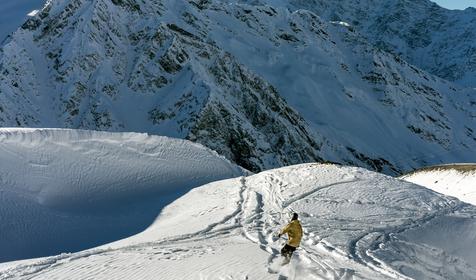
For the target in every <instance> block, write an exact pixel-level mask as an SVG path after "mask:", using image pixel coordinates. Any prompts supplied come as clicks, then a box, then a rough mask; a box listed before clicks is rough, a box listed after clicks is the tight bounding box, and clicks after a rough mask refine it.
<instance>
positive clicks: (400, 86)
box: [0, 0, 476, 174]
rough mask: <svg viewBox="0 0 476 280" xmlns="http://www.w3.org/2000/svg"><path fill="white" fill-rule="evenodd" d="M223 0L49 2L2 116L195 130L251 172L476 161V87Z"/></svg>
mask: <svg viewBox="0 0 476 280" xmlns="http://www.w3.org/2000/svg"><path fill="white" fill-rule="evenodd" d="M225 2H226V1H225ZM225 2H223V1H185V0H177V1H168V0H167V1H166V0H160V1H159V0H147V1H134V0H128V1H110V0H94V1H85V0H61V1H60V0H53V1H50V2H48V5H47V6H46V7H45V8H44V9H43V10H42V11H41V12H39V13H38V14H37V15H36V16H34V17H32V18H30V19H29V20H28V21H27V22H25V24H23V25H22V28H20V29H19V30H18V31H17V32H16V33H15V34H14V35H13V36H12V39H11V40H9V41H8V42H7V43H6V44H5V45H4V46H3V47H2V51H3V52H2V54H1V55H0V92H1V95H0V125H4V126H22V127H69V128H85V129H94V130H108V131H139V132H148V133H153V134H159V135H166V136H172V137H179V138H186V139H190V140H192V141H195V142H199V143H202V144H204V145H205V146H207V147H209V148H211V149H213V150H215V151H217V152H218V153H219V154H221V155H223V156H225V157H227V158H228V159H230V160H232V161H233V162H235V163H237V164H239V165H240V166H243V167H245V168H247V169H248V170H252V171H260V170H264V169H269V168H274V167H279V166H285V165H291V164H296V163H303V162H315V161H331V162H340V163H345V164H352V165H357V166H363V167H367V168H370V169H373V170H377V171H380V172H385V173H387V174H401V173H403V172H405V171H407V170H413V169H414V168H415V167H420V166H426V165H428V164H439V163H441V162H467V161H471V160H472V159H474V156H475V152H474V151H476V125H475V123H476V122H474V117H475V116H474V111H475V106H476V100H475V96H476V95H475V94H474V92H475V91H474V90H472V89H463V88H461V87H459V86H457V85H455V84H452V83H450V82H447V81H445V80H442V79H440V78H437V77H436V76H433V75H430V74H428V73H426V72H424V71H422V70H420V69H418V68H416V67H415V66H413V65H411V64H409V63H407V62H405V61H404V60H402V59H401V58H400V57H397V56H394V55H393V54H390V53H387V52H385V51H382V50H381V49H378V48H375V47H374V46H373V45H371V44H369V43H367V42H366V40H365V39H364V38H363V37H362V36H361V34H359V33H358V32H355V29H354V28H353V27H352V26H349V24H343V23H339V22H334V23H332V22H328V21H326V20H325V19H323V18H320V17H318V16H316V14H315V13H313V12H311V11H308V10H296V11H292V12H290V11H288V10H286V9H284V8H274V7H273V6H255V5H246V4H233V3H231V4H230V3H225ZM278 2H279V1H277V2H273V3H274V4H273V5H277V6H279V5H278V4H279V3H278Z"/></svg>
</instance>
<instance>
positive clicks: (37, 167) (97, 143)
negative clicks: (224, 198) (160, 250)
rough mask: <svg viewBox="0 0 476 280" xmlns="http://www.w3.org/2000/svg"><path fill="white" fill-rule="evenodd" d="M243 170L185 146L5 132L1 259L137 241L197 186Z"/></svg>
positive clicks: (0, 142) (1, 141) (76, 133)
mask: <svg viewBox="0 0 476 280" xmlns="http://www.w3.org/2000/svg"><path fill="white" fill-rule="evenodd" d="M243 172H244V171H243V170H242V169H241V168H240V167H237V166H236V165H234V164H231V163H230V162H229V161H227V160H226V159H224V158H223V157H220V156H218V154H216V153H215V152H213V151H211V150H209V149H207V148H205V147H203V146H201V145H199V144H195V143H192V142H189V141H185V140H178V139H171V138H167V137H159V136H149V135H147V134H137V133H104V132H94V131H82V130H61V129H0V221H1V234H0V248H1V250H0V261H6V260H13V259H19V258H30V257H37V256H45V255H51V254H57V253H61V252H70V251H77V250H80V249H85V248H89V247H92V246H97V245H99V244H103V243H106V242H111V241H114V240H117V239H119V238H123V237H126V236H129V235H132V234H134V233H137V232H140V231H142V230H143V229H144V228H146V227H147V226H148V225H150V224H151V223H152V222H153V220H154V219H155V218H156V216H157V214H158V213H159V211H160V209H161V208H162V207H163V206H164V205H166V204H167V203H169V202H170V201H172V200H173V199H175V198H177V197H179V196H181V195H182V194H184V193H185V192H187V191H188V190H190V189H191V188H193V187H196V186H200V185H203V184H205V183H208V182H211V181H216V180H220V179H225V178H231V177H236V176H240V175H243V174H244V173H243Z"/></svg>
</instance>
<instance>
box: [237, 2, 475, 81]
mask: <svg viewBox="0 0 476 280" xmlns="http://www.w3.org/2000/svg"><path fill="white" fill-rule="evenodd" d="M231 1H232V2H235V1H234V0H231ZM239 2H246V3H254V4H257V3H260V4H269V5H272V6H282V7H286V8H289V9H290V10H296V9H306V10H310V11H312V12H315V13H316V14H317V15H319V16H321V17H322V18H324V19H326V20H330V21H337V22H338V21H343V22H346V23H348V24H350V26H351V27H352V28H354V29H355V30H358V31H359V32H360V34H362V35H363V36H365V38H366V39H368V40H369V41H370V42H371V43H372V44H374V45H375V46H377V47H378V48H380V49H382V50H385V51H388V52H391V53H393V54H395V55H398V56H400V57H402V58H403V59H404V60H406V61H408V62H410V63H411V64H413V65H417V66H418V67H419V68H421V69H424V70H426V71H427V72H430V73H432V74H434V75H436V76H439V77H441V78H443V79H446V80H449V81H453V82H456V83H458V84H460V85H462V86H467V87H471V88H476V9H475V8H467V9H466V10H464V11H461V10H447V9H445V8H442V7H440V6H438V5H437V4H436V3H434V2H432V1H430V0H416V1H408V0H386V1H379V0H365V1H362V0H335V1H329V0H280V1H276V0H241V1H239Z"/></svg>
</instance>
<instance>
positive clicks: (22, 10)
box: [0, 0, 46, 43]
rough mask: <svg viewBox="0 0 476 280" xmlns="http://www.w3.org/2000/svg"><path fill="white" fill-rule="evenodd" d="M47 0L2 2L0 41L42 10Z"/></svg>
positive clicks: (9, 0)
mask: <svg viewBox="0 0 476 280" xmlns="http://www.w3.org/2000/svg"><path fill="white" fill-rule="evenodd" d="M45 2H46V1H45V0H14V1H12V0H7V1H2V2H0V15H2V16H1V17H0V43H2V42H4V40H6V38H7V36H8V35H10V34H12V33H13V32H14V31H15V30H17V29H18V27H20V26H21V25H22V24H23V23H24V22H25V21H26V20H27V18H28V15H34V14H35V11H37V10H40V9H41V8H42V7H43V6H44V4H45Z"/></svg>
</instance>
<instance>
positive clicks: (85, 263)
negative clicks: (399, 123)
mask: <svg viewBox="0 0 476 280" xmlns="http://www.w3.org/2000/svg"><path fill="white" fill-rule="evenodd" d="M197 201H199V202H200V203H197ZM293 211H295V212H297V213H299V215H300V219H301V221H302V225H303V229H304V237H303V241H302V243H301V247H300V248H299V249H298V250H297V251H296V253H295V255H294V256H293V258H292V260H291V263H290V264H289V265H286V266H282V267H280V263H282V260H280V259H279V258H280V257H279V250H280V248H281V246H282V244H283V243H284V240H282V239H281V240H276V238H275V234H276V232H277V231H278V230H279V229H280V228H281V227H282V226H283V225H284V224H285V223H287V222H288V221H289V219H290V217H289V214H290V213H292V212H293ZM475 214H476V208H475V207H474V206H472V205H468V204H465V203H461V202H460V201H458V200H457V199H454V198H451V197H446V196H444V195H440V194H437V193H435V192H433V191H431V190H428V189H426V188H423V187H420V186H417V185H414V184H411V183H409V182H405V181H402V180H398V179H395V178H391V177H388V176H384V175H381V174H377V173H374V172H369V171H367V170H364V169H360V168H353V167H342V166H336V165H321V164H305V165H298V166H291V167H286V168H281V169H276V170H270V171H266V172H262V173H259V174H257V175H253V176H249V177H241V178H234V179H229V180H223V181H218V182H213V183H210V184H207V185H205V186H202V187H199V188H195V189H193V190H192V191H190V192H189V193H188V194H186V195H185V196H183V197H181V198H179V199H178V200H176V201H175V202H173V203H172V204H170V205H168V206H167V207H165V208H164V210H163V211H162V212H161V214H160V216H159V217H158V218H157V220H156V221H155V222H154V224H152V225H151V226H150V227H149V228H148V229H147V230H145V231H144V232H142V233H140V234H138V235H135V236H133V237H130V238H128V239H124V240H121V241H118V242H115V243H113V244H108V245H105V246H102V247H99V248H96V249H93V250H89V251H85V252H81V253H76V254H64V255H60V256H55V257H50V258H43V259H40V260H33V261H24V262H19V263H15V264H7V265H4V266H3V267H4V268H3V269H2V268H0V278H1V277H2V276H5V277H4V278H7V279H24V278H25V277H26V276H27V277H29V278H30V277H31V278H33V279H54V278H64V277H65V276H66V275H67V278H68V279H84V278H87V277H92V278H95V279H157V275H160V277H161V279H162V278H163V279H276V278H278V279H429V278H431V279H440V280H443V279H474V278H472V277H473V276H474V275H476V274H475V273H476V268H475V267H474V264H475V260H476V259H475V254H474V252H475V251H476V250H475V247H474V244H476V242H474V241H475V238H476V236H475V234H474V233H475V228H476V219H475V217H476V216H475ZM454 236H462V237H461V240H460V241H458V242H454ZM92 267H94V269H91V268H92ZM72 270H74V272H75V273H74V274H71V273H70V272H71V271H72ZM31 271H33V272H32V273H30V274H29V272H31Z"/></svg>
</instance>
